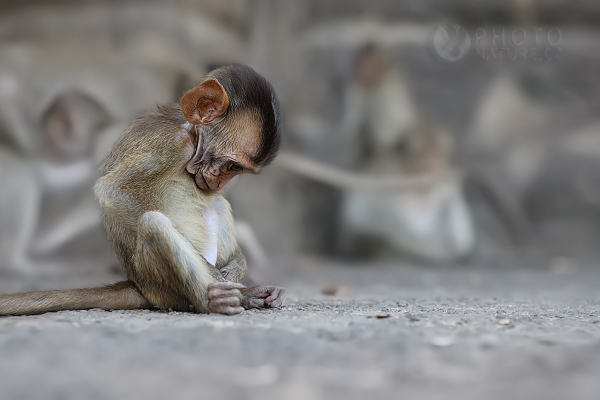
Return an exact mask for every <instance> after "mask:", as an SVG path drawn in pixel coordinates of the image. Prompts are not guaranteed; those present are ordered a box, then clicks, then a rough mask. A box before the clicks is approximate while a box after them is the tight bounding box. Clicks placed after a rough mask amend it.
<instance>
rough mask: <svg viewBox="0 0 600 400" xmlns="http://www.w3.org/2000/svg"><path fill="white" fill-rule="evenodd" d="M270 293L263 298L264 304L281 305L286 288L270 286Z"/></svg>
mask: <svg viewBox="0 0 600 400" xmlns="http://www.w3.org/2000/svg"><path fill="white" fill-rule="evenodd" d="M271 288H272V291H271V295H270V296H269V297H267V298H266V299H265V304H267V305H268V306H269V307H271V308H277V307H281V306H282V305H283V302H284V301H285V298H286V297H287V290H285V289H284V288H282V287H279V286H271Z"/></svg>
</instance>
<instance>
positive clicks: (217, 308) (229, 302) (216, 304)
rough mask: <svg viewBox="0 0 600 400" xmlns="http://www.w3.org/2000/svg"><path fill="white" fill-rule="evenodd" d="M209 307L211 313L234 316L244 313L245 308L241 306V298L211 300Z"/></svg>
mask: <svg viewBox="0 0 600 400" xmlns="http://www.w3.org/2000/svg"><path fill="white" fill-rule="evenodd" d="M208 307H209V309H210V311H211V312H214V313H219V314H226V315H233V314H239V313H241V312H242V311H244V308H243V307H241V305H240V298H239V297H237V296H234V297H218V298H215V299H212V300H209V303H208Z"/></svg>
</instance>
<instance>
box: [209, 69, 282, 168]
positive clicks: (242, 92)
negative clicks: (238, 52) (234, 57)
mask: <svg viewBox="0 0 600 400" xmlns="http://www.w3.org/2000/svg"><path fill="white" fill-rule="evenodd" d="M206 79H216V80H217V81H218V82H219V83H220V84H221V85H222V86H223V88H224V89H225V92H227V95H228V96H229V111H228V112H231V113H234V114H237V113H238V112H243V111H245V110H251V111H255V110H256V111H257V112H258V117H259V118H260V119H261V122H262V138H261V144H260V147H259V150H258V152H257V154H256V155H255V156H254V160H253V161H254V162H255V163H256V164H258V165H263V166H264V165H267V164H269V163H270V162H271V161H273V159H274V158H275V156H276V155H277V152H278V151H279V146H280V145H281V111H280V109H279V101H278V100H277V96H276V95H275V90H273V87H272V86H271V84H270V83H269V82H268V81H267V80H266V79H265V78H264V77H263V76H262V75H260V74H259V73H257V72H256V71H254V70H253V69H252V68H250V67H248V66H246V65H242V64H231V65H226V66H223V67H220V68H217V69H215V70H213V71H211V72H209V74H208V75H207V76H206Z"/></svg>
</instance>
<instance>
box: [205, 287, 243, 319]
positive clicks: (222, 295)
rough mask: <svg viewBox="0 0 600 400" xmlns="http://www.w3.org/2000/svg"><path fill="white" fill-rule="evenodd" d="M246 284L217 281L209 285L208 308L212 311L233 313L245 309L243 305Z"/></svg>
mask: <svg viewBox="0 0 600 400" xmlns="http://www.w3.org/2000/svg"><path fill="white" fill-rule="evenodd" d="M244 288H245V286H244V285H242V284H240V283H235V282H216V283H213V284H211V285H209V286H208V308H209V310H210V312H213V313H219V314H226V315H233V314H239V313H241V312H242V311H244V308H243V307H242V306H241V302H242V292H241V290H242V289H244Z"/></svg>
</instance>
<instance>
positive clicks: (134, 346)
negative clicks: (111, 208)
mask: <svg viewBox="0 0 600 400" xmlns="http://www.w3.org/2000/svg"><path fill="white" fill-rule="evenodd" d="M277 279H281V277H277ZM286 279H287V281H286V283H287V284H288V286H289V287H290V288H291V291H292V295H291V299H290V302H289V304H288V305H286V306H285V307H283V308H282V309H279V310H256V311H247V312H244V313H243V314H242V315H238V316H233V317H226V316H221V315H197V314H186V313H173V312H171V313H169V312H153V311H145V310H141V311H113V312H106V311H101V310H90V311H66V312H58V313H49V314H45V315H40V316H29V317H5V318H0V360H1V361H0V388H1V389H0V392H1V395H0V397H1V398H2V399H52V400H54V399H56V400H59V399H60V400H62V399H120V398H128V399H142V398H143V399H208V398H215V399H275V398H283V399H302V400H310V399H373V400H374V399H461V400H468V399H486V400H487V399H492V400H493V399H599V398H600V291H599V290H598V287H599V284H600V268H594V266H588V267H572V268H571V267H570V268H562V267H552V268H548V269H545V268H537V269H506V268H505V269H502V268H497V269H494V270H492V269H480V268H474V267H460V266H454V267H451V266H447V267H416V266H409V265H395V264H393V263H387V264H386V263H378V264H377V263H375V264H371V265H364V266H357V265H353V266H347V265H343V264H342V263H339V262H338V263H333V262H326V261H318V260H304V261H302V260H301V261H299V262H298V265H297V266H296V272H295V273H294V274H292V275H291V276H288V277H287V278H286ZM65 285H66V284H63V286H65ZM1 287H2V286H1V285H0V288H1ZM323 292H325V293H329V294H330V295H326V294H323ZM331 294H333V295H331Z"/></svg>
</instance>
